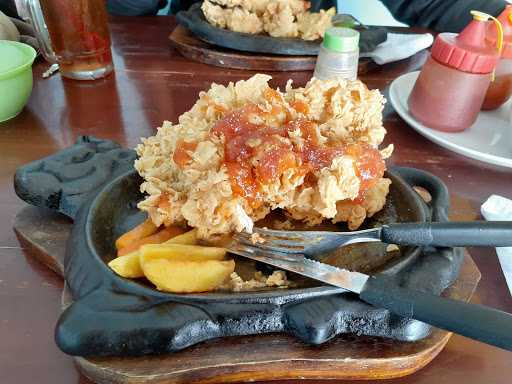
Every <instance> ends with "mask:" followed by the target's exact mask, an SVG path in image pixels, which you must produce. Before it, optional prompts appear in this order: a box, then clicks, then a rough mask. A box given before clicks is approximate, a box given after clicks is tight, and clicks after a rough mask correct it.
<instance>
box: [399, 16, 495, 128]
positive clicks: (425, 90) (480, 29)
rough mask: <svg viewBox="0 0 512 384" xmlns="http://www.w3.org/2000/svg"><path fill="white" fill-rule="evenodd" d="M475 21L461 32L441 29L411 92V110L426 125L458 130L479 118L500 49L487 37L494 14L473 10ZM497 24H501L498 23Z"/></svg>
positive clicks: (467, 126)
mask: <svg viewBox="0 0 512 384" xmlns="http://www.w3.org/2000/svg"><path fill="white" fill-rule="evenodd" d="M471 13H472V14H473V21H472V22H471V23H470V24H469V25H468V26H467V27H466V28H465V29H464V30H463V31H462V32H461V33H460V34H458V35H457V34H454V33H441V34H439V35H438V36H437V37H436V40H435V41H434V45H433V46H432V53H431V56H430V58H429V59H428V60H427V62H426V63H425V65H424V66H423V68H422V70H421V73H420V75H419V77H418V79H417V81H416V83H415V85H414V88H413V90H412V92H411V95H410V96H409V101H408V103H409V111H410V113H411V115H412V116H413V117H414V118H415V119H416V120H418V121H419V122H420V123H422V124H423V125H425V126H427V127H429V128H433V129H437V130H440V131H447V132H457V131H462V130H464V129H467V128H469V127H470V126H471V125H472V124H473V123H474V122H475V120H476V118H477V116H478V113H479V112H480V108H481V107H482V103H483V101H484V97H485V93H486V92H487V89H488V88H489V83H490V82H491V77H492V72H493V71H494V69H495V68H496V65H497V63H498V60H499V49H498V48H493V47H491V46H490V45H489V44H488V43H487V41H486V35H487V20H488V19H489V18H492V16H490V15H487V14H483V13H481V12H476V11H472V12H471ZM497 25H498V28H499V29H500V30H501V26H499V23H497Z"/></svg>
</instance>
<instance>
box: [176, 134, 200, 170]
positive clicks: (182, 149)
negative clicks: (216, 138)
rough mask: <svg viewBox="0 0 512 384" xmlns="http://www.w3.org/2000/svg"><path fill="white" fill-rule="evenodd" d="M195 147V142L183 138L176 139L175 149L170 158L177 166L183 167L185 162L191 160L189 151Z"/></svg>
mask: <svg viewBox="0 0 512 384" xmlns="http://www.w3.org/2000/svg"><path fill="white" fill-rule="evenodd" d="M196 148H197V143H196V142H190V143H189V142H188V141H185V140H183V139H180V140H178V142H177V143H176V149H175V150H174V154H173V156H172V159H173V160H174V162H175V163H176V164H177V165H178V167H180V168H183V167H184V166H185V165H187V163H188V162H189V161H190V160H192V158H191V157H190V155H189V154H188V152H189V151H191V152H193V151H195V150H196Z"/></svg>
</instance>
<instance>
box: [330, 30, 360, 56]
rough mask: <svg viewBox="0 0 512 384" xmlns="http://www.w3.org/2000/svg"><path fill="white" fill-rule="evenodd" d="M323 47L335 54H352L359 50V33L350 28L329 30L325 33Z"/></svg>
mask: <svg viewBox="0 0 512 384" xmlns="http://www.w3.org/2000/svg"><path fill="white" fill-rule="evenodd" d="M323 46H324V48H327V49H330V50H332V51H336V52H353V51H355V50H356V49H358V48H359V32H358V31H356V30H354V29H350V28H342V27H332V28H329V29H328V30H327V31H325V34H324V42H323Z"/></svg>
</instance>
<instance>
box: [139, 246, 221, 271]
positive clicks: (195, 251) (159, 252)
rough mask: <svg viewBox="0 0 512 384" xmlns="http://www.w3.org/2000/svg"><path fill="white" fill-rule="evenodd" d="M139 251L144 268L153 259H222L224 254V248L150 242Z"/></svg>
mask: <svg viewBox="0 0 512 384" xmlns="http://www.w3.org/2000/svg"><path fill="white" fill-rule="evenodd" d="M139 253H140V257H139V260H140V264H141V266H142V269H144V264H145V263H147V262H149V261H151V260H154V259H166V260H171V261H207V260H223V259H224V257H225V256H226V249H224V248H216V247H201V246H199V245H183V244H150V245H144V246H142V247H141V248H140V250H139Z"/></svg>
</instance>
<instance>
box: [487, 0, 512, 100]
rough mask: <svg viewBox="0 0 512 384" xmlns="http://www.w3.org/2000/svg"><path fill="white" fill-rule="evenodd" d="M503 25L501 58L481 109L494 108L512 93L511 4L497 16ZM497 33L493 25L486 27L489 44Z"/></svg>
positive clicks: (493, 41)
mask: <svg viewBox="0 0 512 384" xmlns="http://www.w3.org/2000/svg"><path fill="white" fill-rule="evenodd" d="M498 20H499V21H500V22H501V25H502V26H503V49H502V50H501V59H500V61H499V62H498V65H497V66H496V75H495V76H496V77H495V79H494V81H491V84H490V85H489V89H488V90H487V94H486V95H485V99H484V104H483V105H482V109H485V110H490V109H496V108H498V107H500V106H501V105H503V104H504V103H505V102H506V101H507V100H508V99H509V98H510V96H511V95H512V5H507V7H506V8H505V10H504V11H503V12H502V13H501V15H499V16H498ZM498 37H499V36H498V33H497V32H496V28H494V26H493V25H489V26H488V28H487V41H488V42H489V43H490V45H491V46H496V44H497V41H498Z"/></svg>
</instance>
